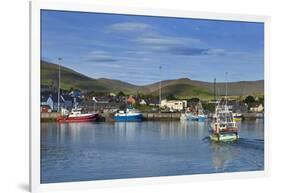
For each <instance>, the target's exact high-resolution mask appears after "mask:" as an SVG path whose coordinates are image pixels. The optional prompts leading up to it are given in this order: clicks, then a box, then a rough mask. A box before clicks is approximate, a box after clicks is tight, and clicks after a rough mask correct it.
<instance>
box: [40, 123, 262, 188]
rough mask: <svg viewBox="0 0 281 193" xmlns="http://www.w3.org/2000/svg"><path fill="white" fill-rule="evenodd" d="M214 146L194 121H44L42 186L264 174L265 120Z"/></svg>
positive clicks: (203, 126)
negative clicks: (234, 173) (235, 139)
mask: <svg viewBox="0 0 281 193" xmlns="http://www.w3.org/2000/svg"><path fill="white" fill-rule="evenodd" d="M239 128H241V129H240V132H239V133H240V136H241V138H240V140H238V141H236V142H230V143H222V142H220V143H215V142H213V141H210V140H209V138H208V135H209V133H208V124H207V123H205V122H193V121H185V122H180V121H143V122H114V123H108V122H88V123H61V124H57V123H41V159H40V160H41V183H54V182H74V181H89V180H106V179H123V178H138V177H153V176H171V175H188V174H206V173H216V172H238V171H256V170H263V168H264V167H263V164H264V163H263V162H264V157H263V156H264V150H263V149H264V148H263V121H259V122H256V121H242V122H241V123H239Z"/></svg>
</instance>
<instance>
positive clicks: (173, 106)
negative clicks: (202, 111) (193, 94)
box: [160, 99, 187, 111]
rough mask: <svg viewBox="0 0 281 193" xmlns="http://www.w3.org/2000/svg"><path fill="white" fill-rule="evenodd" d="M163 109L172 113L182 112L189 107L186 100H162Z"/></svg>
mask: <svg viewBox="0 0 281 193" xmlns="http://www.w3.org/2000/svg"><path fill="white" fill-rule="evenodd" d="M160 107H161V108H167V109H169V110H170V111H182V110H184V109H185V108H186V107H187V101H185V100H167V99H165V100H161V105H160Z"/></svg>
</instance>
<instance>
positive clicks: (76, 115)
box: [57, 107, 99, 123]
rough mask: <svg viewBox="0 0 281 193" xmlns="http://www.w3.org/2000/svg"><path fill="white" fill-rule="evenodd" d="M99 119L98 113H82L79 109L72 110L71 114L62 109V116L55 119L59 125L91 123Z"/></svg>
mask: <svg viewBox="0 0 281 193" xmlns="http://www.w3.org/2000/svg"><path fill="white" fill-rule="evenodd" d="M98 118H99V114H98V113H84V112H82V109H81V108H77V107H76V108H73V109H72V110H71V112H69V111H67V110H66V109H62V115H61V116H59V117H58V118H57V121H58V122H60V123H72V122H93V121H96V120H97V119H98Z"/></svg>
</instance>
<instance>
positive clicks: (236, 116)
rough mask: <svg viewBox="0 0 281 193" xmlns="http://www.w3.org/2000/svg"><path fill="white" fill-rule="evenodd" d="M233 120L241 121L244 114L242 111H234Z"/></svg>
mask: <svg viewBox="0 0 281 193" xmlns="http://www.w3.org/2000/svg"><path fill="white" fill-rule="evenodd" d="M233 120H234V121H241V120H242V114H241V113H233Z"/></svg>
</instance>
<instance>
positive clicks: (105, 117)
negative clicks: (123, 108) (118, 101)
mask: <svg viewBox="0 0 281 193" xmlns="http://www.w3.org/2000/svg"><path fill="white" fill-rule="evenodd" d="M142 115H143V121H179V120H180V116H181V113H158V112H157V113H142ZM58 116H60V113H57V112H52V113H41V116H40V121H41V123H45V122H56V120H57V117H58ZM262 118H263V117H261V116H260V113H244V114H243V120H255V119H262ZM97 122H115V121H114V119H113V116H112V115H110V114H108V113H102V114H101V119H100V120H99V121H97Z"/></svg>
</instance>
